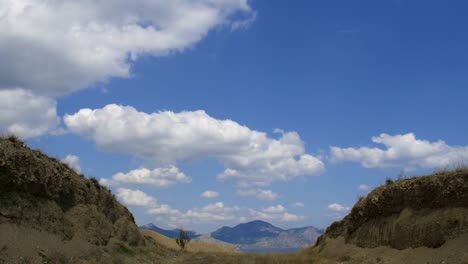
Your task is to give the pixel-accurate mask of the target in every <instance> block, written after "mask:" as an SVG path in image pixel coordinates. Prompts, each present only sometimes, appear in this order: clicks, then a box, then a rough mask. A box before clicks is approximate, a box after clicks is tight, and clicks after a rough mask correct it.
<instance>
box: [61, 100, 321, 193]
mask: <svg viewBox="0 0 468 264" xmlns="http://www.w3.org/2000/svg"><path fill="white" fill-rule="evenodd" d="M64 120H65V124H66V125H67V127H68V128H69V129H70V131H72V132H73V133H76V134H78V135H81V136H83V137H85V138H90V139H92V140H94V142H95V143H96V144H97V145H98V147H100V148H101V149H104V150H107V151H117V152H127V153H130V154H133V155H135V156H137V157H140V158H143V159H146V160H150V161H152V162H154V163H157V164H163V165H169V164H176V162H177V161H186V160H195V159H203V158H215V159H217V160H219V161H220V162H221V163H222V164H223V165H224V167H225V171H224V172H223V173H221V174H220V175H219V176H218V179H220V180H227V179H234V180H237V182H238V184H239V186H252V185H257V186H266V185H269V184H271V183H272V182H274V181H287V180H290V179H293V178H295V177H298V176H301V175H304V176H312V175H317V174H319V173H321V172H322V171H323V170H324V164H323V163H322V161H320V160H319V159H318V158H316V157H314V156H312V155H309V154H306V153H305V150H304V143H303V141H302V140H301V138H300V137H299V135H298V134H297V133H296V132H287V133H283V134H281V135H280V136H279V138H278V139H275V138H270V137H268V135H267V134H266V133H264V132H259V131H255V130H251V129H249V128H248V127H246V126H242V125H240V124H238V123H236V122H234V121H231V120H218V119H215V118H213V117H211V116H209V115H208V114H206V113H205V112H204V111H193V112H192V111H189V112H180V113H174V112H170V111H164V112H158V113H152V114H147V113H144V112H138V111H137V110H136V109H135V108H133V107H130V106H119V105H114V104H112V105H107V106H105V107H104V108H102V109H96V110H91V109H81V110H80V111H79V112H77V113H75V114H73V115H66V116H65V117H64Z"/></svg>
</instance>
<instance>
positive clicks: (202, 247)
mask: <svg viewBox="0 0 468 264" xmlns="http://www.w3.org/2000/svg"><path fill="white" fill-rule="evenodd" d="M141 233H142V234H143V235H144V236H145V237H151V238H152V239H153V240H154V241H155V242H156V243H157V244H159V245H162V246H164V247H166V248H168V249H171V250H176V251H177V250H179V249H180V248H179V246H178V245H177V244H176V242H175V240H174V239H172V238H168V237H166V236H163V235H161V234H159V233H156V232H153V231H150V230H141ZM186 251H187V252H190V253H230V254H236V253H239V251H238V250H237V249H236V248H233V247H229V246H225V245H221V244H215V243H208V242H202V241H190V243H189V244H188V245H187V247H186Z"/></svg>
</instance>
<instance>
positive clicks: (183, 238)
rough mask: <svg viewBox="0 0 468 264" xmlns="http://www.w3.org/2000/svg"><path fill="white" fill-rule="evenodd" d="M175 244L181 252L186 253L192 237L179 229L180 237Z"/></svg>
mask: <svg viewBox="0 0 468 264" xmlns="http://www.w3.org/2000/svg"><path fill="white" fill-rule="evenodd" d="M175 242H176V243H177V245H179V247H180V250H181V251H184V250H185V247H186V246H187V245H188V243H190V236H189V235H188V234H187V232H186V231H185V230H183V229H182V228H181V229H179V236H178V237H176V238H175Z"/></svg>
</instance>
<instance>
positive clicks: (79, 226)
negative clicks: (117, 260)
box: [0, 137, 145, 263]
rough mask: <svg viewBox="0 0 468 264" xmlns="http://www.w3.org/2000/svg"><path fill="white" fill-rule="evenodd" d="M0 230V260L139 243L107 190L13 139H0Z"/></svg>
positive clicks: (130, 218)
mask: <svg viewBox="0 0 468 264" xmlns="http://www.w3.org/2000/svg"><path fill="white" fill-rule="evenodd" d="M0 234H1V235H0V263H1V262H2V259H5V258H7V259H10V260H11V259H14V258H15V256H16V257H20V256H21V257H22V258H24V257H29V258H32V259H37V258H38V256H39V257H40V256H41V255H45V254H49V253H54V254H63V255H65V256H66V255H76V254H81V255H85V254H88V253H90V252H91V251H92V250H95V249H96V248H97V247H98V246H108V245H112V244H115V243H124V244H126V245H129V246H142V245H144V244H145V240H144V238H143V236H142V235H141V234H140V232H139V230H138V228H137V226H136V225H135V222H134V219H133V216H132V214H131V213H130V212H129V211H128V209H127V208H125V207H124V206H122V205H121V204H120V203H119V202H117V200H116V199H115V197H114V196H113V195H112V193H111V192H110V191H109V190H108V189H107V188H105V187H103V186H100V185H99V183H98V182H97V181H96V180H95V179H87V178H85V177H84V176H83V175H79V174H77V173H76V172H75V171H73V170H72V169H70V168H69V167H68V166H67V165H65V164H63V163H61V162H60V161H58V160H57V159H54V158H50V157H48V156H46V155H44V154H42V153H41V152H40V151H38V150H32V149H30V148H28V147H27V146H26V145H25V144H24V143H23V142H21V141H20V140H18V139H16V138H15V137H9V138H0ZM3 261H5V260H3Z"/></svg>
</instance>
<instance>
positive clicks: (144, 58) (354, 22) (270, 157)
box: [0, 0, 468, 232]
mask: <svg viewBox="0 0 468 264" xmlns="http://www.w3.org/2000/svg"><path fill="white" fill-rule="evenodd" d="M6 2H7V3H6V8H4V9H3V10H2V8H1V7H0V55H2V57H3V58H4V60H3V62H0V102H2V104H0V110H1V112H0V131H2V132H3V133H16V134H19V135H20V136H22V137H23V138H25V139H27V142H28V143H29V144H30V145H31V146H32V147H34V148H40V149H42V150H44V151H45V152H46V153H47V154H49V155H52V156H55V157H58V158H60V159H65V158H66V157H67V155H69V156H68V158H67V159H66V161H67V162H69V163H70V164H73V165H75V166H76V165H79V168H80V170H81V171H82V172H83V174H85V175H86V176H94V177H97V178H99V179H106V180H104V181H103V183H104V184H107V185H109V186H110V187H111V188H112V190H113V191H114V192H115V193H116V194H117V197H118V198H119V199H120V200H121V201H122V202H124V203H125V204H127V205H128V206H129V208H130V210H131V211H132V212H133V213H134V214H135V217H136V220H137V222H138V224H144V223H147V222H154V223H155V224H156V225H158V226H161V227H164V228H169V227H181V226H182V227H184V228H188V229H196V230H199V231H202V232H207V231H212V230H214V229H216V228H218V227H220V226H223V225H233V224H236V223H239V222H242V221H247V220H252V219H257V218H260V219H264V220H267V221H270V222H272V223H274V224H276V225H278V226H280V227H296V226H305V225H314V226H317V227H326V226H327V225H329V224H330V223H331V222H332V221H335V220H338V219H340V218H341V217H343V216H344V215H345V214H346V213H347V211H348V210H349V207H352V205H353V204H354V202H355V201H356V200H357V197H358V196H359V195H365V194H366V193H367V192H368V190H369V188H372V187H375V186H378V185H379V184H381V183H383V182H384V181H385V179H386V178H388V177H394V178H395V177H397V176H398V174H400V172H402V171H403V172H404V173H405V174H406V175H418V174H424V173H430V172H432V171H434V170H437V169H440V168H444V167H449V166H455V165H457V164H458V163H462V162H466V160H467V159H468V147H467V146H468V142H467V140H466V136H465V135H467V133H468V124H467V123H466V122H465V120H466V114H467V110H466V107H465V102H466V100H467V99H468V89H467V88H466V86H467V84H468V78H467V76H468V75H467V74H466V71H467V70H468V52H467V51H466V47H468V33H467V32H468V19H467V18H466V14H465V13H466V12H464V11H465V10H466V8H468V4H467V3H465V2H464V1H450V3H447V2H441V1H396V0H395V1H295V2H294V3H293V4H292V3H290V2H286V1H266V0H258V1H257V0H254V1H248V2H246V1H241V0H239V1H237V0H220V1H218V2H216V3H215V4H213V3H211V2H210V1H207V0H206V1H205V0H201V1H199V3H198V5H193V3H190V1H180V3H178V4H168V3H165V2H164V1H155V2H154V3H157V4H155V5H151V4H148V3H145V2H144V1H133V2H132V3H131V4H126V3H125V1H118V2H117V4H116V3H114V4H112V3H111V2H112V1H103V2H102V3H99V4H97V3H94V2H93V1H85V2H79V1H71V0H70V1H64V2H65V3H67V5H58V4H54V3H49V4H47V5H41V4H40V2H41V1H39V0H35V1H30V3H29V6H27V5H24V3H25V1H16V2H15V1H6ZM18 3H19V4H18ZM146 5H148V6H146ZM68 7H74V10H77V11H76V12H75V13H73V14H72V15H70V14H69V13H68V12H69V9H68ZM28 10H29V11H28ZM86 10H97V11H96V12H94V13H93V14H91V15H90V13H89V12H86ZM36 11H37V13H35V12H36ZM39 11H42V12H39ZM2 14H3V16H2ZM168 14H169V15H168ZM69 17H72V18H73V19H72V18H70V19H69ZM72 20H73V21H72ZM59 22H60V23H59ZM32 25H35V27H32ZM77 25H78V26H77ZM25 50H28V52H26V53H25V52H24V51H25ZM83 109H90V110H89V111H87V110H83ZM91 110H94V112H92V111H91ZM197 110H202V111H204V112H196V111H197ZM2 117H3V118H2ZM96 120H97V121H96ZM226 120H231V121H226ZM276 129H280V130H282V131H279V130H277V131H276V132H275V130H276ZM372 139H373V140H372ZM331 147H334V148H331ZM301 157H302V158H303V159H302V161H301ZM228 169H230V170H233V171H236V174H235V175H234V174H229V173H228V172H227V173H226V171H225V170H228ZM136 170H138V171H136ZM132 171H133V172H132ZM223 172H225V174H226V175H227V176H226V175H225V177H222V176H219V175H220V174H223ZM119 173H121V174H120V176H118V175H119ZM228 174H229V175H230V176H229V175H228ZM222 178H224V180H223V179H222ZM360 185H365V186H361V188H359V186H360ZM205 191H213V192H217V193H218V196H217V197H212V198H204V197H201V195H202V193H203V192H205Z"/></svg>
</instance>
